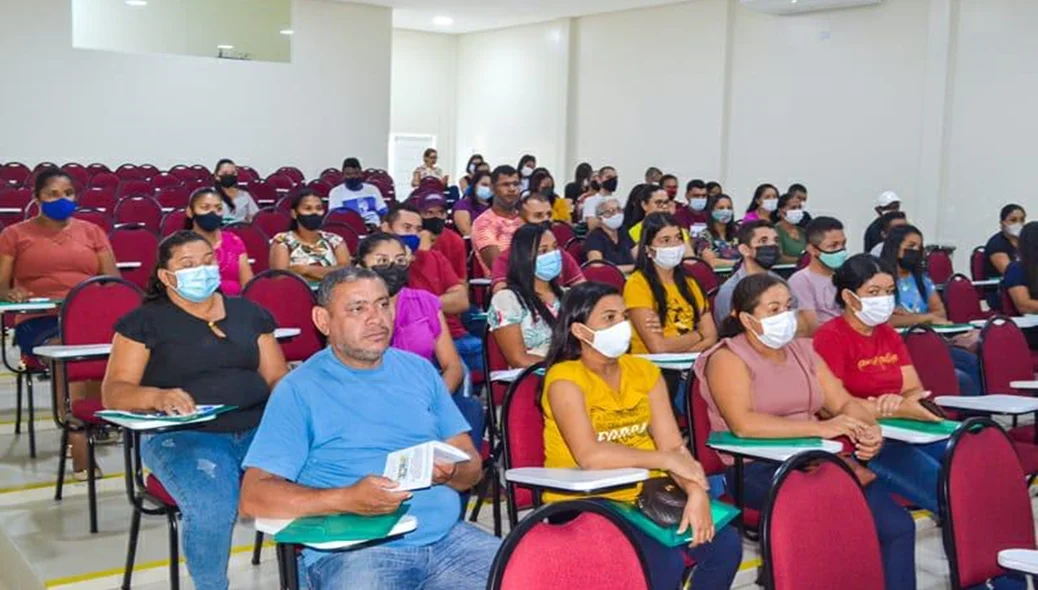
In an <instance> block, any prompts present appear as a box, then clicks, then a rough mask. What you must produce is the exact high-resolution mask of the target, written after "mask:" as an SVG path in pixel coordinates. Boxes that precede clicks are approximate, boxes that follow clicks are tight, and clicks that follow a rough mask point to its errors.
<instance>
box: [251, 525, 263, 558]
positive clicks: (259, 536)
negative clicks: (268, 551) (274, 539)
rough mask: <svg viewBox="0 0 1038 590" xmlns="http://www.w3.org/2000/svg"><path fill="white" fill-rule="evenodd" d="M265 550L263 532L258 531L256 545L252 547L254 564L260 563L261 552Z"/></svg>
mask: <svg viewBox="0 0 1038 590" xmlns="http://www.w3.org/2000/svg"><path fill="white" fill-rule="evenodd" d="M262 551H263V533H261V532H259V531H256V546H255V547H253V548H252V565H259V564H260V552H262Z"/></svg>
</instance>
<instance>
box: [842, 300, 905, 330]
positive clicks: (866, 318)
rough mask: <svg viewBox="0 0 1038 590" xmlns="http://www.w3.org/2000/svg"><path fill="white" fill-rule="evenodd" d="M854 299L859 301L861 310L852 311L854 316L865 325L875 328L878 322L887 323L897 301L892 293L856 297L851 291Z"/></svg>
mask: <svg viewBox="0 0 1038 590" xmlns="http://www.w3.org/2000/svg"><path fill="white" fill-rule="evenodd" d="M851 295H853V296H854V298H855V299H857V300H858V301H859V302H861V310H859V311H856V312H854V315H855V317H857V318H858V319H859V320H861V323H863V324H865V325H866V326H869V327H872V328H875V327H876V326H878V325H880V324H885V323H887V321H888V320H890V316H892V315H894V307H895V306H896V305H897V301H896V300H895V299H894V296H893V295H879V296H877V297H858V295H857V294H856V293H851Z"/></svg>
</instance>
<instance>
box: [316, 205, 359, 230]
mask: <svg viewBox="0 0 1038 590" xmlns="http://www.w3.org/2000/svg"><path fill="white" fill-rule="evenodd" d="M324 222H325V223H342V224H345V225H348V226H350V229H352V230H353V231H354V232H356V234H357V235H358V236H361V237H363V236H366V235H368V226H367V224H366V223H364V218H363V217H361V216H360V213H357V212H356V211H354V210H353V209H346V208H345V207H340V208H338V209H332V210H331V211H329V212H328V215H326V216H325V218H324Z"/></svg>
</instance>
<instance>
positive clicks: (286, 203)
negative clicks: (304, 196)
mask: <svg viewBox="0 0 1038 590" xmlns="http://www.w3.org/2000/svg"><path fill="white" fill-rule="evenodd" d="M298 190H299V189H292V192H290V193H289V194H288V195H286V196H284V197H281V198H280V199H278V202H277V203H274V209H277V210H278V211H280V212H282V213H284V214H285V215H288V216H289V217H291V216H292V199H294V198H295V195H296V191H298Z"/></svg>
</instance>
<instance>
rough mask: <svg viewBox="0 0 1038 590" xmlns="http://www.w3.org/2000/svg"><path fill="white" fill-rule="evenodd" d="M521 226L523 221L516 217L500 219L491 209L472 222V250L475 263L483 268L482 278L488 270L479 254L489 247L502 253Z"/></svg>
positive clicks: (488, 272)
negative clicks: (474, 255)
mask: <svg viewBox="0 0 1038 590" xmlns="http://www.w3.org/2000/svg"><path fill="white" fill-rule="evenodd" d="M522 225H523V219H522V218H521V217H519V216H518V215H516V216H515V217H501V216H500V215H498V214H497V211H494V210H493V209H488V210H487V211H485V212H484V213H483V214H482V215H480V216H479V217H477V218H476V220H475V221H474V222H472V250H473V251H474V252H475V253H476V261H477V262H478V263H479V265H480V266H481V267H482V268H483V274H484V276H486V275H489V274H490V269H489V268H487V265H486V264H483V257H482V256H480V255H479V252H480V251H481V250H482V249H483V248H487V247H489V246H497V248H498V249H499V250H500V251H501V252H504V251H505V250H507V249H508V248H509V246H511V245H512V236H513V235H515V231H516V230H517V229H519V228H520V227H522Z"/></svg>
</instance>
